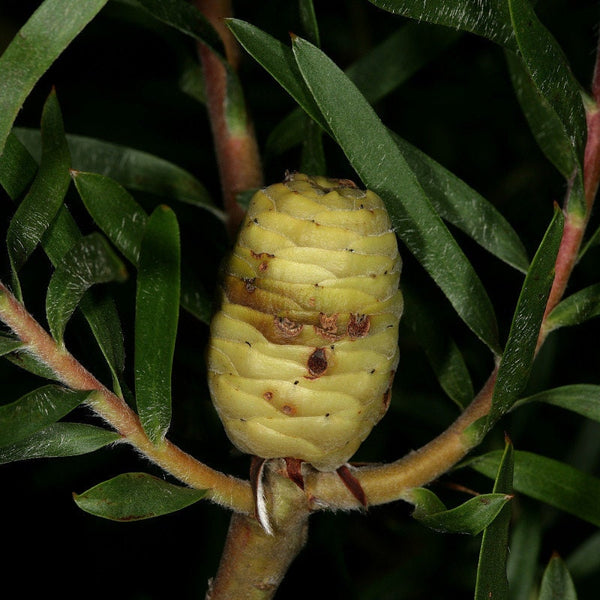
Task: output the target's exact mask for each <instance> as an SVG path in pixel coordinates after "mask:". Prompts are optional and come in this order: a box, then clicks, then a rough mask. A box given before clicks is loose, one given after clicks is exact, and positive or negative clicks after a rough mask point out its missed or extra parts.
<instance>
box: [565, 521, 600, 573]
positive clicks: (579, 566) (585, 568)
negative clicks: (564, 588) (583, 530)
mask: <svg viewBox="0 0 600 600" xmlns="http://www.w3.org/2000/svg"><path fill="white" fill-rule="evenodd" d="M565 562H566V563H567V567H568V569H569V572H570V573H571V575H572V576H573V577H575V579H579V578H582V577H587V576H589V575H592V574H593V573H597V572H598V569H600V531H595V532H594V533H592V535H590V537H588V538H587V539H586V540H584V541H583V543H581V544H580V545H579V546H578V547H577V548H575V550H573V552H571V554H569V556H567V558H566V561H565Z"/></svg>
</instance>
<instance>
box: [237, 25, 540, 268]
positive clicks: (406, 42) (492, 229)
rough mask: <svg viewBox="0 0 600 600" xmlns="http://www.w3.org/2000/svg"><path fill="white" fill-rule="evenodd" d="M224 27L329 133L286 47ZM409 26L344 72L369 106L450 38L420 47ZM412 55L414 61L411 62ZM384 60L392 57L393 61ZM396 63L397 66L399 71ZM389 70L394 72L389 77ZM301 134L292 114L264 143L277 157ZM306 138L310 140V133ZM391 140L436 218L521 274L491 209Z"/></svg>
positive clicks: (518, 246)
mask: <svg viewBox="0 0 600 600" xmlns="http://www.w3.org/2000/svg"><path fill="white" fill-rule="evenodd" d="M228 25H229V27H230V29H231V30H232V31H233V33H234V35H235V36H236V37H237V39H238V40H239V41H240V43H241V44H242V45H243V46H244V47H245V49H246V50H247V51H248V52H249V53H250V54H251V55H252V56H253V57H254V58H255V59H256V60H257V61H258V62H259V63H260V64H261V65H262V66H263V67H264V68H265V69H266V70H267V71H268V72H269V73H270V74H271V75H272V76H273V77H274V78H275V79H276V80H277V81H278V82H279V83H280V84H281V85H282V86H283V87H284V89H285V90H286V91H287V92H288V93H289V94H290V95H291V96H292V97H293V98H294V99H295V100H296V101H297V102H298V103H299V104H300V106H301V107H302V108H304V110H305V111H306V112H307V114H309V115H310V116H311V117H312V119H313V120H314V121H315V122H316V123H318V124H319V125H320V127H321V128H323V129H324V130H325V131H330V129H329V126H328V124H327V123H326V122H325V121H324V119H323V117H322V115H321V113H320V110H319V108H318V107H317V106H315V104H314V100H313V98H312V96H311V95H310V92H309V90H308V89H307V88H306V85H305V84H304V82H303V81H301V80H299V77H300V74H299V72H298V70H297V68H296V66H295V64H294V65H292V66H290V61H291V60H292V58H293V55H292V52H291V51H290V50H289V48H288V47H287V46H285V45H284V44H282V43H281V42H279V41H277V40H276V39H274V38H272V37H271V36H269V35H268V34H266V33H264V32H262V31H261V30H260V29H258V28H256V27H254V26H253V25H250V24H248V23H245V22H244V21H239V20H236V19H229V20H228ZM410 25H411V26H407V27H404V28H402V29H401V30H400V31H398V32H397V33H396V34H394V35H393V36H391V37H390V38H389V39H388V40H386V42H384V43H383V44H381V46H380V47H378V48H380V50H378V51H377V52H373V53H372V55H367V57H366V58H365V59H363V60H361V61H358V62H357V63H355V65H353V66H352V67H351V68H349V69H348V71H347V75H348V77H350V78H351V79H353V80H356V84H357V87H359V89H361V86H362V87H363V88H364V90H363V92H364V94H365V98H367V99H368V100H369V101H371V102H374V101H376V100H378V99H379V98H380V97H382V96H384V95H385V94H387V93H389V92H390V91H391V89H392V87H394V86H396V85H399V84H400V83H401V82H402V81H404V79H405V78H407V77H408V76H410V75H411V74H412V73H413V72H414V71H416V70H417V69H418V68H420V67H421V66H422V65H423V64H425V62H427V61H428V60H430V58H431V57H432V55H433V52H434V50H433V49H435V50H436V51H437V52H439V51H441V49H442V48H444V47H445V46H447V45H448V44H449V43H450V41H451V40H452V39H454V37H455V36H454V35H450V34H449V33H445V34H443V35H442V34H440V33H439V32H440V31H442V30H440V29H434V30H433V31H434V33H433V35H432V36H430V37H431V38H432V39H433V44H432V45H430V41H431V40H430V37H427V43H425V44H424V43H423V42H424V39H423V37H422V36H423V34H422V30H421V28H419V27H417V26H412V24H410ZM429 29H431V28H427V30H428V31H429ZM417 32H418V34H417ZM416 40H419V41H420V42H422V43H421V46H420V48H428V50H427V51H426V52H425V54H424V55H423V56H421V55H420V54H419V53H418V51H416V50H415V46H416V45H417V44H416ZM432 48H433V49H432ZM415 54H416V55H417V57H416V58H414V56H415ZM390 57H393V60H392V59H391V58H390ZM398 57H402V59H401V60H400V59H398ZM403 61H406V62H403ZM399 64H400V65H402V66H400V67H399V66H398V65H399ZM394 70H395V72H394V73H392V72H393V71H394ZM377 74H379V75H377ZM392 76H393V79H392V80H393V81H395V83H394V86H391V87H385V86H382V87H380V88H378V89H377V90H376V91H373V90H372V88H373V86H372V85H369V82H373V81H379V82H381V81H390V77H392ZM333 101H335V96H334V99H333ZM306 133H307V122H306V119H305V118H303V116H302V114H301V113H296V112H293V113H291V114H290V115H289V117H288V118H286V119H284V120H283V121H282V122H281V125H280V127H278V128H277V132H275V133H274V134H273V136H272V137H271V138H270V139H269V142H268V151H269V152H271V153H275V154H277V153H280V152H282V151H284V150H286V149H288V148H289V147H291V146H292V145H294V144H295V143H297V142H298V141H299V140H301V139H304V140H306V139H307V138H306ZM308 133H309V135H312V133H311V131H310V130H308ZM393 138H394V141H395V143H396V144H397V145H398V146H399V149H400V151H401V153H402V154H403V156H404V158H405V159H406V161H407V163H408V165H409V166H410V168H411V169H412V170H413V171H414V173H415V175H416V176H417V179H418V180H419V183H420V184H421V186H422V187H423V189H424V190H425V192H426V193H427V195H428V197H429V200H430V201H431V203H432V204H433V206H434V207H435V210H436V211H437V212H438V213H439V214H440V215H441V216H442V218H444V219H446V220H447V221H449V222H451V223H452V224H454V225H456V226H457V227H459V228H460V229H461V230H463V231H464V232H465V233H467V235H469V236H471V237H472V238H473V239H474V240H475V241H476V242H477V243H479V244H481V246H482V247H484V248H485V249H486V250H488V251H489V252H491V253H492V254H494V255H495V256H497V257H498V258H500V259H501V260H504V261H505V262H507V263H508V264H510V265H512V266H514V267H515V268H517V269H519V270H521V271H523V272H525V271H526V270H527V267H528V263H529V261H528V259H527V254H526V252H525V249H524V247H523V244H522V243H521V241H520V240H519V238H518V236H517V234H516V233H515V232H514V230H513V229H512V227H511V226H510V225H509V224H508V222H507V221H506V220H505V219H504V217H502V215H501V214H500V213H499V212H498V211H497V210H496V209H495V208H494V207H493V205H491V204H490V203H489V202H487V201H486V200H485V199H484V198H482V197H481V196H480V195H479V194H477V193H476V192H475V191H474V190H473V189H472V188H470V187H469V186H468V185H467V184H466V183H464V182H463V181H461V180H460V179H458V178H457V177H455V176H454V175H452V174H451V173H450V172H449V171H447V170H446V169H444V168H443V167H442V166H441V165H440V164H438V163H437V162H435V161H434V160H432V159H430V158H429V157H428V156H426V155H425V154H423V153H422V152H420V151H419V150H418V149H417V148H415V147H414V146H412V145H410V144H409V143H408V142H406V141H404V140H402V139H401V138H400V137H398V136H396V135H393ZM308 143H310V140H309V142H308ZM321 165H322V162H320V163H317V165H316V167H314V168H316V169H319V168H321ZM311 172H312V171H311ZM317 172H318V171H317Z"/></svg>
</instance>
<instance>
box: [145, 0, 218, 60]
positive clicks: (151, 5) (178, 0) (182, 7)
mask: <svg viewBox="0 0 600 600" xmlns="http://www.w3.org/2000/svg"><path fill="white" fill-rule="evenodd" d="M135 2H136V3H137V4H139V5H140V6H142V7H143V8H144V9H145V10H146V11H147V12H148V13H150V14H151V15H152V16H153V17H154V18H155V19H158V20H159V21H162V22H163V23H166V24H167V25H170V26H171V27H174V28H175V29H177V30H178V31H181V32H182V33H185V34H186V35H189V36H191V37H193V38H194V39H196V40H198V41H201V42H202V43H204V44H206V45H207V46H209V47H210V49H211V50H212V51H213V52H215V53H216V54H217V55H219V57H220V58H221V59H222V60H224V58H223V57H224V56H225V48H224V47H223V42H222V40H221V36H220V35H219V34H218V33H217V31H216V30H215V29H214V27H213V26H212V25H211V24H210V21H209V20H208V19H207V18H206V17H205V16H204V15H203V14H202V13H201V12H200V11H199V10H198V9H197V8H196V7H195V6H194V5H193V4H189V3H188V2H186V1H185V0H135Z"/></svg>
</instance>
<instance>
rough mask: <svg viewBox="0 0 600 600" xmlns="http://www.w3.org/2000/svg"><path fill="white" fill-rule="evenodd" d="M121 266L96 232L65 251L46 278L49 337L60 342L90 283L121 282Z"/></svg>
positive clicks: (123, 275)
mask: <svg viewBox="0 0 600 600" xmlns="http://www.w3.org/2000/svg"><path fill="white" fill-rule="evenodd" d="M126 277H127V271H126V269H125V265H124V264H123V263H122V261H121V260H120V259H119V257H118V256H117V255H116V254H115V252H114V251H113V250H112V248H111V247H110V245H109V244H108V243H107V241H106V240H105V239H104V237H103V236H102V235H100V234H99V233H97V232H95V233H91V234H90V235H88V236H85V237H82V238H81V240H80V241H79V242H78V243H77V244H76V245H75V246H74V247H73V248H71V249H70V250H69V252H68V253H67V254H66V255H65V256H64V257H63V258H62V259H61V261H60V263H59V265H58V266H57V268H56V270H55V271H54V273H53V274H52V277H51V278H50V283H49V284H48V292H47V294H46V316H47V318H48V324H49V326H50V331H51V333H52V336H53V337H54V339H55V340H56V341H57V342H58V343H62V341H63V335H64V331H65V327H66V325H67V322H68V321H69V319H70V318H71V315H72V314H73V312H74V311H75V309H76V308H77V305H78V304H79V302H80V301H81V299H82V297H83V295H84V294H85V292H86V291H87V290H88V289H89V288H90V287H91V286H92V285H94V284H97V283H106V282H108V281H124V280H125V279H126Z"/></svg>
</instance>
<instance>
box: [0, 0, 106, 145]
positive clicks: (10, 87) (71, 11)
mask: <svg viewBox="0 0 600 600" xmlns="http://www.w3.org/2000/svg"><path fill="white" fill-rule="evenodd" d="M106 2H107V0H87V1H86V2H76V3H73V2H72V1H71V0H45V1H44V2H42V3H41V4H40V6H39V7H38V9H37V10H36V11H35V12H34V13H33V14H32V15H31V17H30V18H29V20H28V21H27V22H26V23H25V25H23V27H21V29H20V30H19V32H18V33H17V35H15V37H14V38H13V39H12V41H11V42H10V44H9V45H8V47H7V48H6V50H5V51H4V53H3V54H2V56H0V156H1V155H2V152H3V150H4V145H5V143H6V138H7V137H8V134H9V133H10V130H11V128H12V124H13V122H14V120H15V119H16V117H17V114H18V113H19V110H20V109H21V106H22V105H23V103H24V102H25V99H26V98H27V96H29V93H30V92H31V90H32V89H33V87H34V85H35V84H36V83H37V81H38V80H39V79H40V77H41V76H42V75H43V74H44V73H45V72H46V71H47V70H48V68H49V67H50V65H51V64H52V63H53V62H54V61H55V60H56V59H57V58H58V57H59V55H60V54H61V53H62V52H63V50H64V49H65V48H66V47H67V46H68V45H69V44H70V43H71V42H72V41H73V40H74V39H75V38H76V37H77V35H78V34H79V33H80V32H81V31H82V29H83V28H84V27H85V26H86V25H87V24H88V23H89V22H90V21H91V20H92V19H93V18H94V17H95V16H96V15H97V14H98V13H99V12H100V9H101V8H102V7H103V6H104V5H105V4H106Z"/></svg>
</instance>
